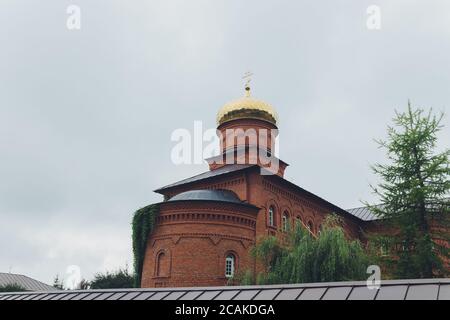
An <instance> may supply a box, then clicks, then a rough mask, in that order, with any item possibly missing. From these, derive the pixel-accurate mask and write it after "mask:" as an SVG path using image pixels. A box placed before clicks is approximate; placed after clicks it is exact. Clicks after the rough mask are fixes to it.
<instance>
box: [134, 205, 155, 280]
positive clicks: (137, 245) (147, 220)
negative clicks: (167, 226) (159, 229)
mask: <svg viewBox="0 0 450 320" xmlns="http://www.w3.org/2000/svg"><path fill="white" fill-rule="evenodd" d="M158 214H159V205H158V204H151V205H148V206H146V207H144V208H141V209H139V210H137V211H136V212H135V213H134V215H133V221H132V229H133V230H132V231H133V232H132V238H133V256H134V272H135V287H137V288H139V287H140V286H141V277H142V268H143V264H144V257H145V249H146V248H147V241H148V236H149V235H150V234H151V232H152V231H153V228H154V225H155V219H156V217H157V215H158Z"/></svg>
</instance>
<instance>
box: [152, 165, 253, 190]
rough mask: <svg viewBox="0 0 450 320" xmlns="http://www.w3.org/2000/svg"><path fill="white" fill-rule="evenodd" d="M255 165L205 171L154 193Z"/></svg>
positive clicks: (230, 166) (229, 166)
mask: <svg viewBox="0 0 450 320" xmlns="http://www.w3.org/2000/svg"><path fill="white" fill-rule="evenodd" d="M254 166H256V165H254V164H233V165H226V166H224V167H221V168H219V169H216V170H213V171H206V172H203V173H200V174H198V175H196V176H193V177H190V178H187V179H184V180H180V181H177V182H175V183H172V184H169V185H167V186H164V187H161V188H159V189H156V190H155V192H158V193H162V191H164V190H167V189H171V188H174V187H178V186H182V185H184V184H188V183H192V182H196V181H200V180H205V179H209V178H212V177H217V176H221V175H224V174H228V173H231V172H237V171H241V170H244V169H247V168H250V167H254Z"/></svg>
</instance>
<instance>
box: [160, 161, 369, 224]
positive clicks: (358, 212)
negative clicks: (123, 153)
mask: <svg viewBox="0 0 450 320" xmlns="http://www.w3.org/2000/svg"><path fill="white" fill-rule="evenodd" d="M256 166H258V165H256V164H233V165H226V166H224V167H221V168H219V169H216V170H212V171H206V172H203V173H200V174H198V175H195V176H193V177H190V178H187V179H183V180H180V181H177V182H175V183H172V184H169V185H166V186H164V187H161V188H159V189H156V190H155V192H158V193H163V192H164V190H167V189H171V188H174V187H178V186H182V185H185V184H189V183H193V182H197V181H201V180H205V179H209V178H213V177H217V176H221V175H226V174H229V173H233V172H238V171H242V170H246V169H248V168H251V167H256ZM270 176H272V175H270ZM273 176H274V177H275V179H279V180H281V181H283V182H285V183H287V184H289V185H290V186H292V187H294V188H296V189H297V190H299V191H301V192H303V193H305V194H306V195H308V196H310V197H311V198H313V199H316V200H319V201H320V202H322V203H324V204H326V205H327V206H329V207H330V208H331V209H332V210H335V211H337V213H341V214H344V215H348V216H350V217H352V218H354V219H357V220H363V221H372V220H376V219H377V217H376V216H375V215H374V214H373V213H371V212H370V211H369V210H368V209H367V208H366V207H362V208H355V209H348V210H344V209H342V208H340V207H339V206H337V205H335V204H333V203H331V202H329V201H327V200H325V199H323V198H321V197H319V196H318V195H316V194H314V193H312V192H310V191H308V190H306V189H303V188H302V187H300V186H298V185H296V184H295V183H293V182H290V181H289V180H286V179H285V178H283V177H280V176H278V175H273ZM369 213H370V214H369Z"/></svg>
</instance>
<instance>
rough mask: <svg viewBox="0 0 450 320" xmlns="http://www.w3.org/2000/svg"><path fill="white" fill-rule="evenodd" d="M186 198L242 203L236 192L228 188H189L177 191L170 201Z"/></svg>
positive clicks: (184, 199)
mask: <svg viewBox="0 0 450 320" xmlns="http://www.w3.org/2000/svg"><path fill="white" fill-rule="evenodd" d="M186 200H208V201H222V202H233V203H242V201H241V200H240V199H239V198H238V197H237V196H236V194H235V193H234V192H232V191H229V190H190V191H186V192H182V193H179V194H177V195H175V196H173V197H172V198H170V200H169V202H172V201H186Z"/></svg>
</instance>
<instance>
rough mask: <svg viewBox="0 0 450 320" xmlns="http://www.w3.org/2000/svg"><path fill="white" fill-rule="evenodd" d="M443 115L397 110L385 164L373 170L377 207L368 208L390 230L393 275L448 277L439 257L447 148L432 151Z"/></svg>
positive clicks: (444, 239)
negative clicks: (375, 182)
mask: <svg viewBox="0 0 450 320" xmlns="http://www.w3.org/2000/svg"><path fill="white" fill-rule="evenodd" d="M442 119H443V114H440V115H439V116H436V115H433V114H432V110H430V111H429V112H428V113H425V112H424V111H423V110H421V109H413V108H412V107H411V104H410V103H409V102H408V109H407V111H406V112H403V113H398V112H396V117H395V118H394V119H393V122H394V125H393V126H389V127H388V137H387V140H385V141H377V142H378V143H379V145H380V147H382V148H384V149H385V150H386V152H387V157H388V164H376V165H374V166H373V167H372V168H373V170H374V172H375V173H376V174H377V175H378V176H379V177H380V180H381V182H380V183H379V184H378V186H375V187H372V188H373V190H374V192H375V194H377V195H378V196H379V197H380V199H381V203H382V205H381V206H372V207H371V208H372V210H373V211H374V212H375V213H376V214H377V215H378V216H380V217H382V218H383V219H384V220H383V221H384V223H387V224H391V225H392V227H393V228H392V230H395V231H393V232H391V233H389V234H387V235H385V236H384V238H383V239H384V243H385V244H387V245H388V248H387V249H388V250H389V253H390V254H389V256H390V257H391V258H392V259H391V261H393V262H394V263H395V264H394V265H393V266H394V269H395V270H394V274H395V275H396V276H397V277H401V278H429V277H432V276H433V275H441V274H442V273H444V274H445V273H448V270H445V266H444V265H443V263H442V258H444V257H447V258H448V256H449V250H448V241H449V233H448V232H449V229H448V227H449V198H448V196H449V191H450V181H449V173H450V168H449V160H448V156H449V154H450V150H448V149H446V150H444V151H441V152H437V150H436V142H437V134H438V132H439V131H440V130H441V128H442V125H441V121H442Z"/></svg>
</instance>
